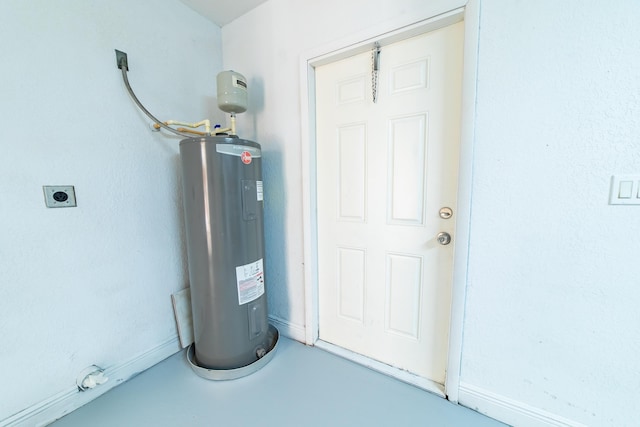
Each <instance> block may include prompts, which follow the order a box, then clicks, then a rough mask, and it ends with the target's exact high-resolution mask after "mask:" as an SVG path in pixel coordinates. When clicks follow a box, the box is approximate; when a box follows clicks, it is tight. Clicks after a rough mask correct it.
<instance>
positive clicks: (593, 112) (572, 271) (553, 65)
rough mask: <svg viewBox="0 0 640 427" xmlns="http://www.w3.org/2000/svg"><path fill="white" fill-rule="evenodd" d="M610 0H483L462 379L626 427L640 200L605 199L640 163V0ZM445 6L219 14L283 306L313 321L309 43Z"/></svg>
mask: <svg viewBox="0 0 640 427" xmlns="http://www.w3.org/2000/svg"><path fill="white" fill-rule="evenodd" d="M452 3H453V2H449V4H452ZM614 3H615V4H612V2H601V1H596V0H591V1H586V2H585V1H577V0H575V1H567V2H557V1H552V0H543V1H536V2H526V1H511V0H483V1H482V3H481V10H482V12H481V29H480V51H479V76H478V100H477V101H478V104H477V122H476V123H477V129H476V141H475V158H474V184H473V203H472V221H471V242H470V245H471V254H470V256H471V258H470V264H469V283H468V287H469V294H468V299H467V308H466V313H467V314H466V315H467V318H466V322H465V332H464V345H463V366H462V381H463V383H464V384H465V385H467V386H472V387H476V388H478V389H481V390H485V391H487V392H489V393H493V394H494V395H498V396H502V397H504V398H505V399H507V400H511V401H514V402H519V403H521V404H522V406H523V407H526V406H529V407H532V408H534V409H536V410H538V409H539V410H540V411H547V412H549V413H550V414H552V415H553V414H557V415H559V416H560V417H565V418H568V419H571V420H574V421H576V422H581V423H584V424H587V425H612V426H613V425H616V426H617V425H631V423H633V422H634V420H635V419H636V418H635V417H634V413H633V412H634V406H633V404H632V403H630V399H631V398H632V397H633V396H637V395H638V393H639V392H640V389H639V386H638V385H639V384H640V373H639V372H638V368H637V363H636V360H635V359H636V358H637V354H639V353H640V348H639V346H640V333H639V332H638V329H637V325H638V320H639V318H638V316H637V309H636V307H637V306H638V305H640V292H639V291H638V290H637V284H638V281H637V279H635V271H634V266H635V264H636V258H637V255H638V253H640V243H639V242H640V240H639V239H637V238H636V237H634V236H637V235H638V234H639V232H640V221H638V215H640V207H637V208H636V207H613V206H608V205H607V200H608V199H607V198H608V191H609V179H610V175H611V174H613V173H637V172H640V150H639V148H640V121H639V120H640V114H639V110H640V106H639V102H640V96H639V95H638V94H639V93H640V79H639V78H638V76H640V59H638V58H640V57H639V56H638V52H640V30H639V29H638V27H637V25H634V22H635V17H637V16H639V14H640V10H639V9H638V3H637V2H636V1H633V0H624V1H619V2H614ZM446 4H447V3H446V2H424V1H398V2H386V1H382V0H379V1H374V2H371V1H349V2H344V1H338V0H330V1H329V0H325V1H323V2H319V1H317V2H316V1H314V2H297V1H294V0H269V1H268V2H267V3H265V4H263V5H261V6H260V7H258V8H257V9H255V10H254V11H252V12H250V13H249V14H247V15H245V16H243V17H241V18H240V19H237V20H236V21H234V22H232V23H231V24H229V25H227V26H225V27H224V28H223V31H222V35H223V47H224V49H223V51H224V55H223V59H224V65H225V68H234V69H237V70H239V71H241V72H242V73H244V74H245V75H246V76H247V77H248V79H249V82H250V85H251V88H252V91H251V98H252V99H251V107H250V108H249V111H248V112H247V113H246V114H245V115H244V116H240V117H239V123H240V126H239V129H240V132H241V133H242V134H243V136H246V137H248V138H252V139H256V140H257V141H258V142H260V143H261V144H263V148H264V150H265V173H264V180H265V191H266V194H267V195H266V197H267V198H266V202H265V210H266V211H265V218H266V220H267V227H266V228H267V233H268V236H267V245H268V247H267V251H268V252H267V253H268V254H274V253H275V254H278V255H277V256H273V255H272V256H270V259H269V265H268V269H267V274H268V276H267V277H268V280H269V284H270V294H269V295H270V300H269V302H270V311H271V313H272V314H275V315H276V316H279V317H281V318H283V319H285V320H287V321H289V322H291V323H293V324H294V325H299V326H303V325H304V289H303V273H302V271H303V265H302V262H303V253H302V220H303V217H302V188H301V182H300V171H301V164H300V162H301V151H300V132H301V129H300V124H299V123H300V106H299V103H300V93H299V75H298V73H299V61H300V58H301V54H302V53H304V52H305V51H308V50H309V49H314V48H317V47H318V46H323V45H327V44H328V43H330V42H332V41H333V40H338V39H344V38H349V37H353V38H355V37H356V36H357V35H362V36H363V38H364V36H365V35H367V34H368V29H370V28H372V27H380V26H384V25H385V24H384V23H385V22H391V21H393V22H394V23H396V24H398V25H397V26H398V27H399V26H401V25H402V23H404V24H407V23H410V22H414V21H417V20H420V19H422V18H424V17H426V16H430V14H432V12H433V11H434V10H437V9H438V8H439V7H442V6H443V5H445V6H446ZM354 41H356V40H354ZM283 236H284V237H283ZM281 254H282V255H283V256H281ZM479 409H481V410H482V409H483V408H479Z"/></svg>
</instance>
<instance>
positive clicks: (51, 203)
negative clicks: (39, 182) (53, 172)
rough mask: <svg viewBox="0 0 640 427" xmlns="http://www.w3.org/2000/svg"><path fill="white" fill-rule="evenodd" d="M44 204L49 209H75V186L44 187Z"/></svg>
mask: <svg viewBox="0 0 640 427" xmlns="http://www.w3.org/2000/svg"><path fill="white" fill-rule="evenodd" d="M42 189H43V191H44V203H45V204H46V205H47V207H48V208H73V207H75V206H77V205H76V191H75V189H74V188H73V185H43V186H42Z"/></svg>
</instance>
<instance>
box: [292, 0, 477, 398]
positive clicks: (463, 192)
mask: <svg viewBox="0 0 640 427" xmlns="http://www.w3.org/2000/svg"><path fill="white" fill-rule="evenodd" d="M480 1H481V0H469V1H468V2H467V4H466V5H465V6H463V7H459V8H456V9H452V10H448V11H444V12H443V13H438V14H437V15H434V16H429V17H426V19H423V20H421V21H419V22H416V23H414V24H411V25H408V26H398V25H397V24H396V26H392V27H391V29H389V28H383V27H382V26H379V27H376V28H372V29H370V31H369V34H367V35H362V34H360V35H354V36H351V37H349V38H343V39H341V40H338V41H336V42H334V43H332V44H331V45H327V46H323V47H320V48H317V49H314V50H312V51H308V52H304V53H303V54H302V55H301V60H300V97H301V100H300V107H301V128H302V134H301V144H302V147H301V149H302V193H303V221H304V224H303V225H304V282H305V283H304V287H305V342H306V344H308V345H319V346H322V347H325V348H327V347H329V349H330V350H332V351H334V352H336V353H341V351H340V348H339V347H337V346H333V345H331V344H327V343H324V342H322V341H319V308H318V236H317V214H316V212H317V204H316V200H317V199H316V197H317V194H316V184H317V168H316V137H315V136H316V122H315V117H316V100H315V67H318V66H321V65H324V64H327V63H331V62H334V61H338V60H341V59H344V58H346V57H349V56H352V55H355V54H358V53H362V52H366V51H370V50H371V49H372V48H373V46H374V44H375V43H376V42H377V43H379V44H380V45H381V46H382V47H383V48H384V46H385V45H388V44H391V43H395V42H397V41H400V40H404V39H407V38H410V37H413V36H416V35H419V34H423V33H427V32H429V31H433V30H436V29H438V28H442V27H445V26H447V25H451V24H454V23H456V22H460V21H464V46H463V52H464V53H463V71H462V117H461V134H460V159H459V172H458V202H457V204H458V208H457V219H456V231H455V250H454V258H453V280H452V289H451V292H452V302H451V314H450V321H449V348H448V355H447V370H446V379H445V384H444V390H443V393H438V390H435V389H433V387H429V386H426V387H425V385H424V384H422V383H421V382H420V381H412V380H411V378H410V377H407V376H406V375H402V374H401V373H400V372H396V371H395V370H394V369H386V370H385V369H379V368H383V367H381V366H371V361H370V360H369V359H367V358H364V357H363V361H362V362H361V363H364V364H367V365H369V366H371V367H373V368H374V369H378V370H381V371H384V372H385V373H386V374H389V375H392V376H395V377H397V378H398V379H400V380H402V381H406V382H410V383H413V384H415V385H417V386H420V387H423V388H426V389H427V390H430V391H432V392H435V393H437V394H441V395H444V396H446V398H447V399H449V400H450V401H452V402H455V403H457V402H458V394H459V391H458V388H459V384H460V362H461V359H462V335H463V326H464V308H465V299H466V287H467V265H468V257H469V232H470V227H469V225H470V219H471V186H472V174H473V145H474V144H473V142H474V133H475V115H476V85H477V64H478V35H479V27H480ZM392 25H393V24H392ZM330 347H335V348H330ZM347 353H348V351H347V350H344V351H343V352H342V355H344V356H348V354H347ZM385 366H386V365H385Z"/></svg>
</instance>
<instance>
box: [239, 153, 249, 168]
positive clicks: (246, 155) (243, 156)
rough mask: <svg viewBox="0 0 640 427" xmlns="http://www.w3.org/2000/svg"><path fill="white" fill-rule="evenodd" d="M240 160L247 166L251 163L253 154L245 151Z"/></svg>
mask: <svg viewBox="0 0 640 427" xmlns="http://www.w3.org/2000/svg"><path fill="white" fill-rule="evenodd" d="M240 160H242V163H244V164H245V165H248V164H249V163H251V153H250V152H248V151H243V152H242V154H241V155H240Z"/></svg>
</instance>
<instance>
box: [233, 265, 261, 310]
mask: <svg viewBox="0 0 640 427" xmlns="http://www.w3.org/2000/svg"><path fill="white" fill-rule="evenodd" d="M262 264H263V263H262V259H259V260H258V261H256V262H252V263H250V264H245V265H241V266H238V267H236V281H237V283H238V303H239V305H242V304H246V303H248V302H251V301H253V300H255V299H258V298H260V297H261V296H262V295H263V294H264V268H263V265H262Z"/></svg>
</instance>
